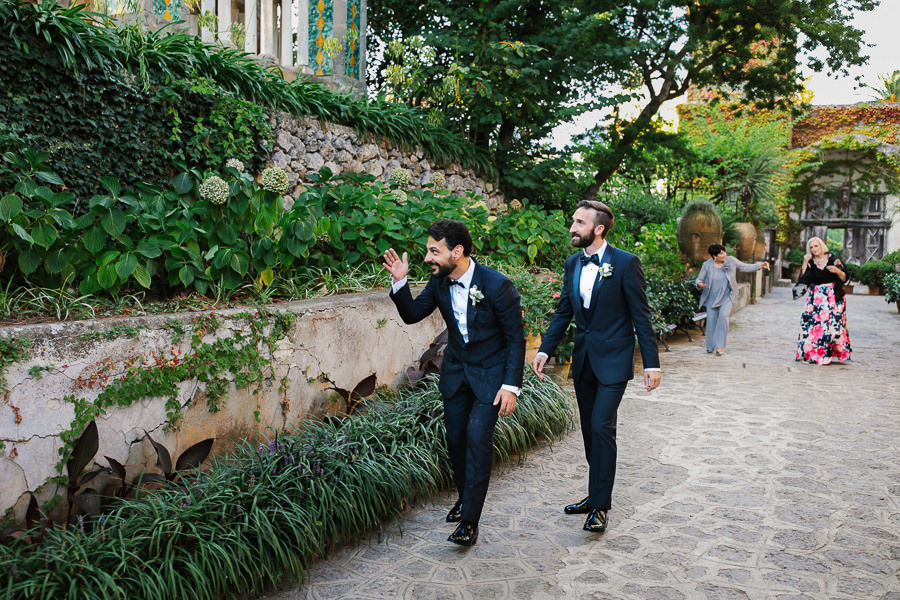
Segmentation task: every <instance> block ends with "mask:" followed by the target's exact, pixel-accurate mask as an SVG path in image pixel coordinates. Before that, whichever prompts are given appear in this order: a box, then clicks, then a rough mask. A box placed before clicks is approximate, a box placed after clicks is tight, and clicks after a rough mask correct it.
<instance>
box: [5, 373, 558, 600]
mask: <svg viewBox="0 0 900 600" xmlns="http://www.w3.org/2000/svg"><path fill="white" fill-rule="evenodd" d="M442 416H443V407H442V402H441V397H440V393H439V392H438V389H437V380H436V379H435V378H431V379H430V380H427V381H426V382H425V383H424V385H423V386H421V387H419V388H414V389H407V390H401V391H399V392H388V393H385V394H382V395H380V396H379V397H378V398H377V399H376V400H375V401H373V402H372V403H371V404H370V405H369V409H368V411H367V412H365V413H364V414H361V415H358V416H353V417H346V418H342V419H335V418H330V419H325V420H323V421H310V422H306V423H304V426H303V429H302V431H299V432H296V433H292V434H280V435H277V436H275V437H274V438H272V439H271V440H268V441H267V443H263V444H261V445H260V446H259V447H258V448H257V447H254V446H253V445H251V443H250V442H245V444H244V445H243V446H241V447H240V448H239V449H238V450H237V451H235V452H232V453H231V454H229V455H228V456H226V457H223V458H220V459H217V460H215V461H213V463H212V464H211V465H210V467H209V468H207V469H206V470H204V472H203V473H194V474H193V475H192V476H189V477H186V478H184V479H182V480H180V481H179V482H177V483H174V484H171V485H169V486H167V487H165V488H163V489H159V490H153V491H145V492H143V493H142V494H141V495H140V496H139V497H138V498H136V499H134V500H123V501H122V502H121V503H120V504H119V505H118V506H117V507H116V508H115V510H114V511H113V512H111V513H108V514H106V515H102V516H100V517H96V518H92V520H90V521H84V522H80V523H79V524H76V525H75V526H68V527H65V528H56V529H48V530H46V531H44V532H43V537H42V538H41V539H40V541H39V542H37V543H31V544H29V543H28V542H27V541H26V540H25V539H20V540H17V541H16V542H13V543H11V544H8V545H2V546H0V574H2V575H0V592H2V594H3V597H4V598H7V599H10V600H19V599H29V600H39V599H40V600H43V599H46V600H50V599H54V600H59V599H62V598H67V599H70V600H76V599H77V600H92V599H95V598H96V599H99V598H103V599H128V600H135V599H139V598H148V599H149V598H153V599H154V600H167V599H181V598H190V599H191V600H194V599H198V600H203V599H209V600H214V599H218V598H222V597H238V596H246V595H247V594H251V595H257V594H260V593H262V592H264V591H266V590H268V589H271V588H272V587H273V586H275V585H277V584H279V583H281V582H283V581H284V580H285V579H289V578H294V579H296V578H300V577H302V576H303V575H304V574H305V573H306V571H307V569H308V566H309V563H310V562H311V561H312V560H314V559H316V558H321V557H325V556H327V554H328V551H329V549H331V548H333V547H334V546H335V545H336V544H339V543H342V542H347V541H352V540H355V539H358V538H359V537H360V536H362V535H363V534H365V533H366V532H368V531H371V530H372V529H374V528H376V527H378V526H379V525H380V524H381V523H383V522H384V520H385V519H387V518H389V517H392V516H396V515H398V514H400V513H401V512H402V510H403V507H404V506H407V505H408V503H409V502H410V501H413V500H415V499H417V498H423V497H428V496H431V495H433V494H435V493H436V492H437V491H439V490H441V489H444V488H446V487H447V486H448V485H449V484H450V482H451V471H450V463H449V459H448V457H447V454H446V449H445V446H444V442H443V439H444V424H443V418H442ZM573 426H574V413H573V410H572V405H571V402H570V398H569V395H568V393H567V392H565V391H564V390H562V389H561V388H560V387H559V386H557V385H556V384H555V383H553V382H552V381H551V380H550V379H549V378H545V379H544V380H543V381H540V380H538V379H537V378H536V377H534V376H533V375H532V374H530V373H529V374H528V375H527V377H526V380H525V382H524V385H523V393H522V395H521V397H520V399H519V402H518V406H517V410H516V412H515V413H514V414H513V415H512V416H510V417H507V418H503V419H500V420H499V422H498V425H497V428H496V431H495V435H494V453H495V459H496V460H497V462H500V463H508V462H509V460H510V459H511V457H512V456H513V455H514V454H516V453H519V458H520V460H521V458H522V457H523V456H524V452H525V451H526V450H527V449H528V448H530V447H532V446H533V445H534V444H535V443H536V442H537V441H538V440H539V439H547V440H550V441H552V440H554V439H556V438H558V437H559V435H560V434H562V433H563V432H565V431H568V430H570V429H571V428H572V427H573ZM30 533H31V535H32V536H33V537H37V536H38V535H39V532H38V531H37V530H33V531H32V532H30Z"/></svg>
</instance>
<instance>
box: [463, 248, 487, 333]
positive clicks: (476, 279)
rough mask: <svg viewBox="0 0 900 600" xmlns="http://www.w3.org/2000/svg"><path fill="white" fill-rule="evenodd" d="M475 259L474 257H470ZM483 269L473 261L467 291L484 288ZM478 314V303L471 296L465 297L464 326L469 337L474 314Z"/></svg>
mask: <svg viewBox="0 0 900 600" xmlns="http://www.w3.org/2000/svg"><path fill="white" fill-rule="evenodd" d="M472 260H473V261H474V260H475V259H474V258H473V259H472ZM483 281H484V269H482V267H481V265H479V264H478V263H477V262H476V263H475V272H474V273H472V281H471V282H469V291H470V292H471V290H472V288H477V289H478V291H483V290H484V283H483ZM477 314H478V304H475V303H473V302H472V300H471V296H469V297H467V298H466V328H467V329H468V330H469V339H470V340H471V339H472V326H473V324H474V323H475V316H476V315H477Z"/></svg>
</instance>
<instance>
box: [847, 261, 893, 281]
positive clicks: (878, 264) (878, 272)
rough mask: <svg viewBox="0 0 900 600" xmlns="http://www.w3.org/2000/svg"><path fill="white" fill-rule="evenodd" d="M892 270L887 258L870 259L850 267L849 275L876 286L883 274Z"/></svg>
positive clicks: (881, 279)
mask: <svg viewBox="0 0 900 600" xmlns="http://www.w3.org/2000/svg"><path fill="white" fill-rule="evenodd" d="M893 271H894V267H893V265H892V264H891V263H890V262H889V261H887V260H870V261H869V262H867V263H863V264H861V265H853V266H852V267H850V271H849V274H850V277H851V278H852V279H853V280H854V281H858V282H860V283H861V284H863V285H867V286H869V287H878V286H880V285H881V284H882V281H883V279H884V276H885V275H887V274H888V273H892V272H893Z"/></svg>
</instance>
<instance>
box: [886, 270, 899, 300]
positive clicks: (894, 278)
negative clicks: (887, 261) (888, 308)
mask: <svg viewBox="0 0 900 600" xmlns="http://www.w3.org/2000/svg"><path fill="white" fill-rule="evenodd" d="M882 285H884V300H885V302H900V273H888V274H887V275H885V276H884V279H883V280H882Z"/></svg>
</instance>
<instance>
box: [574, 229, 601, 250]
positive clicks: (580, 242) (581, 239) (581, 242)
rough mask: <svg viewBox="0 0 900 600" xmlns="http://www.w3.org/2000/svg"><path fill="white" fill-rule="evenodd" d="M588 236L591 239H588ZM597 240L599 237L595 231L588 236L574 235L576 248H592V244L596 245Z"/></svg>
mask: <svg viewBox="0 0 900 600" xmlns="http://www.w3.org/2000/svg"><path fill="white" fill-rule="evenodd" d="M588 236H590V237H588ZM596 238H597V236H596V235H595V234H594V232H593V231H591V232H590V233H588V234H587V236H583V235H581V234H578V233H573V234H572V245H573V246H575V247H576V248H587V247H588V246H590V245H591V244H593V243H594V240H595V239H596Z"/></svg>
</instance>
